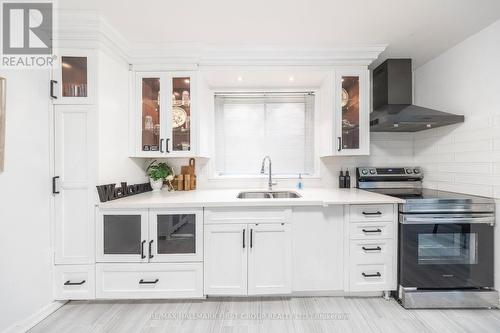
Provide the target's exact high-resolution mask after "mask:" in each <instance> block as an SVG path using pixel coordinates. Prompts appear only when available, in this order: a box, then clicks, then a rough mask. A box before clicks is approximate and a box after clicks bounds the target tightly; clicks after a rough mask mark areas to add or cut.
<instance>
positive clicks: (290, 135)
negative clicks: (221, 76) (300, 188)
mask: <svg viewBox="0 0 500 333" xmlns="http://www.w3.org/2000/svg"><path fill="white" fill-rule="evenodd" d="M215 127H216V138H215V150H216V152H215V154H216V156H215V157H216V163H215V164H216V172H217V173H218V174H219V175H242V176H247V175H258V174H260V166H261V162H262V159H263V158H264V156H266V155H269V156H270V157H271V159H272V163H273V174H276V175H297V174H299V173H300V174H303V175H308V174H309V175H311V174H313V172H314V95H313V94H311V93H265V94H262V93H255V94H216V96H215Z"/></svg>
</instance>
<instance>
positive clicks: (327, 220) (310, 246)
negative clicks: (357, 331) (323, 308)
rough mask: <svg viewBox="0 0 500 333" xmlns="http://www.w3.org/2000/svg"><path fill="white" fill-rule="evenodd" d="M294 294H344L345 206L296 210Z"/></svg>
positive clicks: (294, 219)
mask: <svg viewBox="0 0 500 333" xmlns="http://www.w3.org/2000/svg"><path fill="white" fill-rule="evenodd" d="M292 226H293V228H292V258H293V275H292V290H293V292H294V293H305V294H308V293H319V292H325V291H343V290H344V267H343V265H342V262H343V256H344V242H343V229H344V206H342V205H334V206H327V207H322V206H313V207H294V208H293V217H292Z"/></svg>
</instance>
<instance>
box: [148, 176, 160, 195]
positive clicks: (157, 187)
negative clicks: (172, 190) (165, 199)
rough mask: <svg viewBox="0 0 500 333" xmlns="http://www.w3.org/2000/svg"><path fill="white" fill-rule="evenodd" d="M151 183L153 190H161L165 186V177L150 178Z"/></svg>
mask: <svg viewBox="0 0 500 333" xmlns="http://www.w3.org/2000/svg"><path fill="white" fill-rule="evenodd" d="M149 183H150V184H151V188H152V189H153V192H160V191H161V188H162V187H163V179H158V180H154V179H153V178H149Z"/></svg>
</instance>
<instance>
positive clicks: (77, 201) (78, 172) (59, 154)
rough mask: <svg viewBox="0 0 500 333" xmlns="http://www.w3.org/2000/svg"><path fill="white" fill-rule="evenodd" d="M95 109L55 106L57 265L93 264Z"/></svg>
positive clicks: (54, 195) (53, 186)
mask: <svg viewBox="0 0 500 333" xmlns="http://www.w3.org/2000/svg"><path fill="white" fill-rule="evenodd" d="M95 113H96V109H95V107H93V106H89V105H55V106H54V177H53V178H52V182H53V183H52V192H53V199H54V200H53V203H54V224H55V228H54V230H55V234H54V249H55V263H56V264H90V263H93V262H94V260H95V259H94V248H95V246H94V204H95V201H96V193H95V178H96V177H95V174H96V171H95V170H96V164H97V163H96V156H95V151H96V149H97V144H96V127H95V126H94V124H95V118H96V114H95Z"/></svg>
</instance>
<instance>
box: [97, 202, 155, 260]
mask: <svg viewBox="0 0 500 333" xmlns="http://www.w3.org/2000/svg"><path fill="white" fill-rule="evenodd" d="M150 242H151V240H150V239H149V233H148V210H147V209H144V210H132V209H131V210H128V209H124V210H101V211H99V212H98V214H97V219H96V245H97V250H96V254H97V255H96V257H97V262H148V261H149V257H150V255H151V253H150V251H149V246H150V244H151V243H150Z"/></svg>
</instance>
